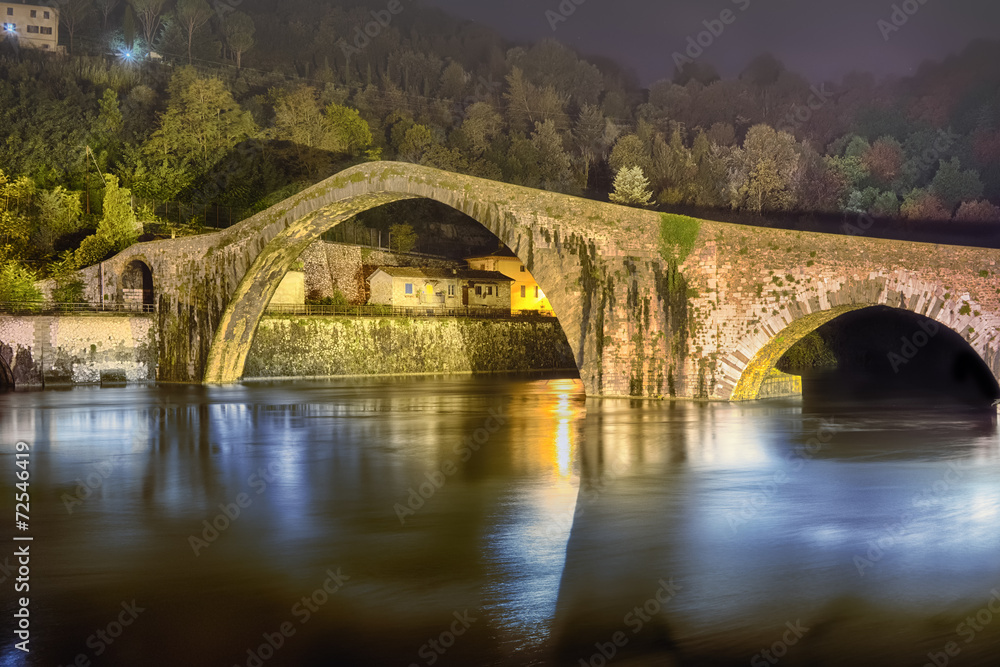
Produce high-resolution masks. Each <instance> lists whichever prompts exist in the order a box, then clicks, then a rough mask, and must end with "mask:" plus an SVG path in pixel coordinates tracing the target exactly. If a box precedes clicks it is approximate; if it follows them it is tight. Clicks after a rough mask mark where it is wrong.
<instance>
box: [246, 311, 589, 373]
mask: <svg viewBox="0 0 1000 667" xmlns="http://www.w3.org/2000/svg"><path fill="white" fill-rule="evenodd" d="M575 368H576V365H575V363H574V361H573V353H572V351H571V350H570V348H569V344H568V343H567V342H566V337H565V335H564V334H563V332H562V329H560V328H559V325H558V323H557V322H555V321H554V320H553V321H541V322H539V321H524V322H520V321H510V320H472V319H468V320H467V319H450V318H441V319H434V318H429V319H406V318H384V319H381V318H350V319H347V318H329V317H285V316H280V317H279V316H265V317H264V318H263V319H261V321H260V326H259V327H258V329H257V335H256V337H255V338H254V341H253V345H252V346H251V348H250V354H249V355H248V357H247V362H246V369H245V377H248V378H254V377H310V376H312V377H322V376H336V375H392V374H402V373H469V372H496V371H526V370H546V369H575Z"/></svg>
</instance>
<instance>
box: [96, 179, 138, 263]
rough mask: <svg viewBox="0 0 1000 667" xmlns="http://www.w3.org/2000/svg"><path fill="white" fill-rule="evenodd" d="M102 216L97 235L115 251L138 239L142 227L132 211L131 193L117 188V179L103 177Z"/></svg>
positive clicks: (126, 189) (125, 189)
mask: <svg viewBox="0 0 1000 667" xmlns="http://www.w3.org/2000/svg"><path fill="white" fill-rule="evenodd" d="M104 180H105V186H104V214H103V216H102V217H101V221H100V222H99V223H97V235H98V236H100V237H102V238H104V239H105V240H106V241H107V242H108V244H109V245H110V246H111V248H113V249H114V250H115V251H121V250H124V249H125V248H127V247H129V246H130V245H132V244H133V243H135V242H136V241H137V240H138V239H139V234H140V232H141V231H142V225H141V224H140V223H139V222H138V221H137V220H136V217H135V212H134V211H133V210H132V193H131V192H130V191H129V189H128V188H121V187H118V177H117V176H114V175H112V174H107V175H105V176H104Z"/></svg>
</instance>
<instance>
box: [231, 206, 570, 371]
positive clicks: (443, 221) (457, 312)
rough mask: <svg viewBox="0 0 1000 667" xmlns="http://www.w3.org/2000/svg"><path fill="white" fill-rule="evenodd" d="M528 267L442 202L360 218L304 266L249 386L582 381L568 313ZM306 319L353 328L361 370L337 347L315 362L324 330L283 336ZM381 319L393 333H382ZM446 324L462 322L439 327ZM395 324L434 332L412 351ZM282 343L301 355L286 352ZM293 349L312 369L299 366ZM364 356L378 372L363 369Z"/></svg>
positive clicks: (331, 234) (273, 314)
mask: <svg viewBox="0 0 1000 667" xmlns="http://www.w3.org/2000/svg"><path fill="white" fill-rule="evenodd" d="M523 259H526V258H524V257H521V258H518V257H517V255H516V254H515V253H514V251H513V250H512V249H511V248H508V247H507V246H506V245H505V244H504V243H503V242H502V241H501V240H500V239H499V238H498V237H497V236H496V235H495V234H493V232H491V231H490V230H489V229H488V228H487V227H485V226H484V225H483V224H481V223H480V222H478V221H477V220H475V219H473V218H472V217H469V216H468V215H466V214H464V213H462V212H461V211H458V210H456V209H454V208H452V207H450V206H448V205H446V204H443V203H440V202H437V201H434V200H431V199H423V198H416V199H406V200H401V201H395V202H390V203H386V204H382V205H379V206H375V207H373V208H370V209H368V210H365V211H363V212H360V213H358V214H356V215H354V216H353V217H351V218H349V219H347V220H345V221H343V222H341V223H340V224H338V225H336V226H334V227H332V228H331V229H329V230H327V231H326V232H324V233H323V234H322V235H321V236H320V238H319V239H317V240H316V241H315V242H313V243H312V244H311V245H310V246H309V247H307V248H306V249H305V250H304V251H303V252H302V254H301V255H300V256H299V258H298V260H297V261H296V262H294V263H293V264H292V268H291V269H290V270H289V271H288V272H287V273H286V274H285V276H284V278H283V279H282V280H281V283H280V284H279V286H278V288H277V290H276V291H275V293H274V295H273V296H272V297H271V300H270V303H269V304H268V306H267V308H266V310H265V312H264V316H263V318H262V320H261V324H260V326H258V329H257V333H256V335H255V336H254V340H253V343H252V346H251V348H250V351H249V354H248V355H247V360H246V366H245V369H244V374H243V377H244V378H246V379H249V378H263V377H295V376H336V375H366V374H385V373H389V374H391V373H394V372H399V373H417V372H438V371H440V372H450V371H458V372H472V373H481V372H489V373H496V372H535V371H544V372H551V373H558V375H559V377H562V378H573V379H578V378H579V372H578V371H577V369H576V361H575V359H574V356H573V351H572V348H571V347H570V344H569V341H568V340H567V337H566V334H565V332H564V331H563V329H562V326H561V325H560V322H559V320H558V317H557V315H558V313H556V312H555V310H554V308H553V306H552V304H551V303H550V302H549V300H548V298H547V296H546V294H545V288H544V286H543V285H540V284H539V283H538V282H537V281H536V280H535V277H534V276H533V274H532V273H531V270H530V267H528V266H525V264H524V262H522V260H523ZM298 314H305V315H308V316H311V317H312V316H314V317H315V318H316V319H317V320H318V319H321V318H323V317H324V316H326V317H328V318H332V317H337V318H341V320H342V322H343V321H344V318H345V317H346V318H350V319H351V320H352V321H353V322H355V325H354V328H355V329H356V330H358V331H362V332H364V333H365V335H366V336H367V340H366V341H365V342H364V344H363V345H361V351H360V353H357V352H358V350H357V349H356V350H355V353H356V354H355V358H354V359H352V360H346V359H343V357H344V356H345V355H346V350H345V349H341V347H342V344H341V343H337V344H336V345H333V344H332V339H331V340H330V341H329V342H323V343H317V344H318V345H320V347H321V348H329V354H326V355H324V349H317V348H314V349H313V350H311V351H310V350H308V349H307V348H308V347H309V346H308V345H307V344H306V343H305V342H304V341H305V340H306V339H307V338H308V337H310V336H313V337H316V336H320V337H322V336H325V335H328V334H325V333H320V332H318V330H317V328H318V327H319V324H318V322H316V321H313V322H312V323H311V326H312V327H313V328H312V329H311V330H309V331H307V330H305V329H302V330H299V331H294V332H293V331H285V332H283V333H281V334H279V333H278V332H275V331H273V329H275V328H281V327H284V324H283V323H282V322H281V319H282V317H283V316H285V315H288V316H292V315H298ZM380 319H381V320H389V322H388V323H387V324H382V325H380V326H377V327H374V328H373V326H372V324H371V321H372V320H380ZM446 319H447V320H453V321H455V320H457V323H453V325H452V326H450V327H446V326H439V325H437V324H435V323H441V322H443V321H444V320H446ZM365 320H368V322H367V323H366V322H365ZM393 320H395V321H396V322H401V321H402V320H408V321H410V322H416V323H417V324H418V327H417V328H418V329H421V330H422V333H419V334H414V337H413V339H412V340H410V338H409V334H404V335H400V334H399V327H396V326H394V325H393ZM302 321H304V320H302ZM302 321H300V322H302ZM294 326H296V327H299V328H301V326H302V325H301V324H296V325H294ZM428 330H433V331H428ZM338 337H339V338H340V339H343V336H342V335H341V336H338ZM278 340H285V341H290V342H291V345H290V346H286V347H283V348H281V349H278V348H277V345H276V344H277V341H278ZM403 341H409V342H407V343H406V344H405V345H404V343H403ZM435 345H436V346H437V349H434V346H435ZM333 348H337V349H333ZM407 348H408V349H407ZM293 350H297V351H298V352H297V353H296V357H297V358H298V359H299V360H303V359H305V358H307V357H308V360H307V361H304V362H301V363H300V362H296V361H294V360H292V359H291V356H290V355H292V353H293ZM324 356H326V358H323V357H324ZM364 356H367V357H375V358H377V361H376V360H374V359H359V358H357V357H364ZM337 358H340V360H339V361H338V360H336V359H337ZM296 366H299V368H296Z"/></svg>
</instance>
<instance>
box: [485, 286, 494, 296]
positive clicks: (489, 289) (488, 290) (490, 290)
mask: <svg viewBox="0 0 1000 667" xmlns="http://www.w3.org/2000/svg"><path fill="white" fill-rule="evenodd" d="M486 296H493V285H487V286H486Z"/></svg>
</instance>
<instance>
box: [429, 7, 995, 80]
mask: <svg viewBox="0 0 1000 667" xmlns="http://www.w3.org/2000/svg"><path fill="white" fill-rule="evenodd" d="M578 1H579V0H578ZM920 1H921V0H908V3H903V2H902V0H897V2H896V4H897V5H899V6H902V4H909V8H910V9H911V10H912V9H913V8H914V7H916V8H918V9H917V11H916V13H914V14H912V15H911V16H908V17H907V19H908V20H907V22H906V23H905V24H904V25H902V26H901V27H900V29H899V30H898V31H892V32H888V33H887V34H888V35H889V38H888V40H886V39H885V38H884V36H883V29H881V28H880V27H879V25H878V22H879V20H885V21H886V22H887V23H888V24H889V25H892V24H891V22H890V17H891V15H892V13H893V4H894V3H893V2H890V1H888V0H886V1H884V2H880V1H877V0H876V1H874V2H873V1H872V0H824V1H817V0H809V1H807V2H796V1H795V0H712V1H711V2H705V1H704V0H668V1H667V2H660V1H657V0H585V1H584V2H583V4H581V5H580V6H577V7H576V10H575V12H573V13H572V15H570V16H569V17H568V18H567V20H566V21H560V22H558V23H556V24H555V25H556V30H555V31H554V32H553V30H552V27H551V25H550V20H549V19H548V18H546V14H545V12H546V10H553V11H556V12H557V13H558V7H559V5H560V0H490V1H489V2H483V1H482V0H480V1H474V2H469V1H468V0H423V2H424V4H426V5H431V6H437V7H441V8H443V9H446V10H447V11H449V12H451V13H453V14H455V15H456V16H460V17H462V18H468V19H472V20H474V21H478V22H481V23H484V24H486V25H488V26H490V27H492V28H494V29H495V30H497V31H498V32H500V33H501V34H502V35H503V36H505V37H507V38H510V39H516V40H529V41H535V40H538V39H542V38H545V37H555V38H556V39H558V40H559V41H561V42H563V43H565V44H569V45H571V46H573V47H574V48H575V49H577V50H578V51H580V52H582V53H584V54H599V55H606V56H610V57H612V58H614V59H615V60H617V61H618V62H620V63H622V64H623V65H625V66H627V67H631V68H632V69H633V70H634V71H635V72H636V73H637V74H638V75H639V78H640V80H641V82H642V83H644V84H649V83H651V82H653V81H656V80H658V79H663V78H669V77H671V76H672V75H673V71H674V64H673V58H672V54H673V53H674V52H675V51H678V52H683V50H684V49H686V48H687V38H688V36H689V35H690V36H693V37H695V36H697V34H698V33H699V32H701V31H704V30H705V26H704V25H702V22H703V21H705V20H709V21H711V20H713V19H718V18H719V16H720V13H721V12H722V11H723V10H726V9H728V10H731V11H732V12H733V22H732V23H731V24H730V25H728V26H725V30H724V32H723V33H722V34H721V35H720V36H719V37H718V38H713V39H714V42H713V43H712V44H711V45H710V46H709V47H708V48H707V49H705V52H704V54H703V55H702V56H701V58H702V59H704V60H705V61H706V62H709V63H711V64H713V65H715V67H716V68H717V69H718V70H719V72H720V74H722V75H723V76H732V75H735V74H738V73H739V72H740V70H741V69H742V68H743V67H744V66H745V65H746V64H747V63H748V62H749V61H750V59H751V58H753V57H754V56H755V55H758V54H760V53H761V52H763V51H771V52H772V53H773V54H775V55H776V56H777V57H778V58H779V59H780V60H782V61H783V62H784V63H785V64H786V66H787V67H788V68H789V69H791V70H794V71H797V72H800V73H801V74H803V75H805V76H807V77H808V78H810V79H813V80H815V81H821V80H830V79H839V78H840V77H841V76H842V75H843V74H846V73H847V72H850V71H852V70H860V71H867V72H873V73H875V74H879V75H887V74H904V75H905V74H912V73H914V72H915V70H916V68H917V67H918V66H919V64H920V63H921V62H922V61H923V60H926V59H928V58H934V59H939V58H942V57H944V56H947V55H948V54H949V53H954V52H956V51H958V50H960V49H961V48H962V47H963V46H965V44H967V43H968V42H969V41H971V40H972V39H975V38H978V37H988V38H994V39H996V38H1000V2H997V1H996V0H924V4H920ZM565 3H566V5H571V4H572V0H565ZM894 27H895V26H894Z"/></svg>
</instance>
